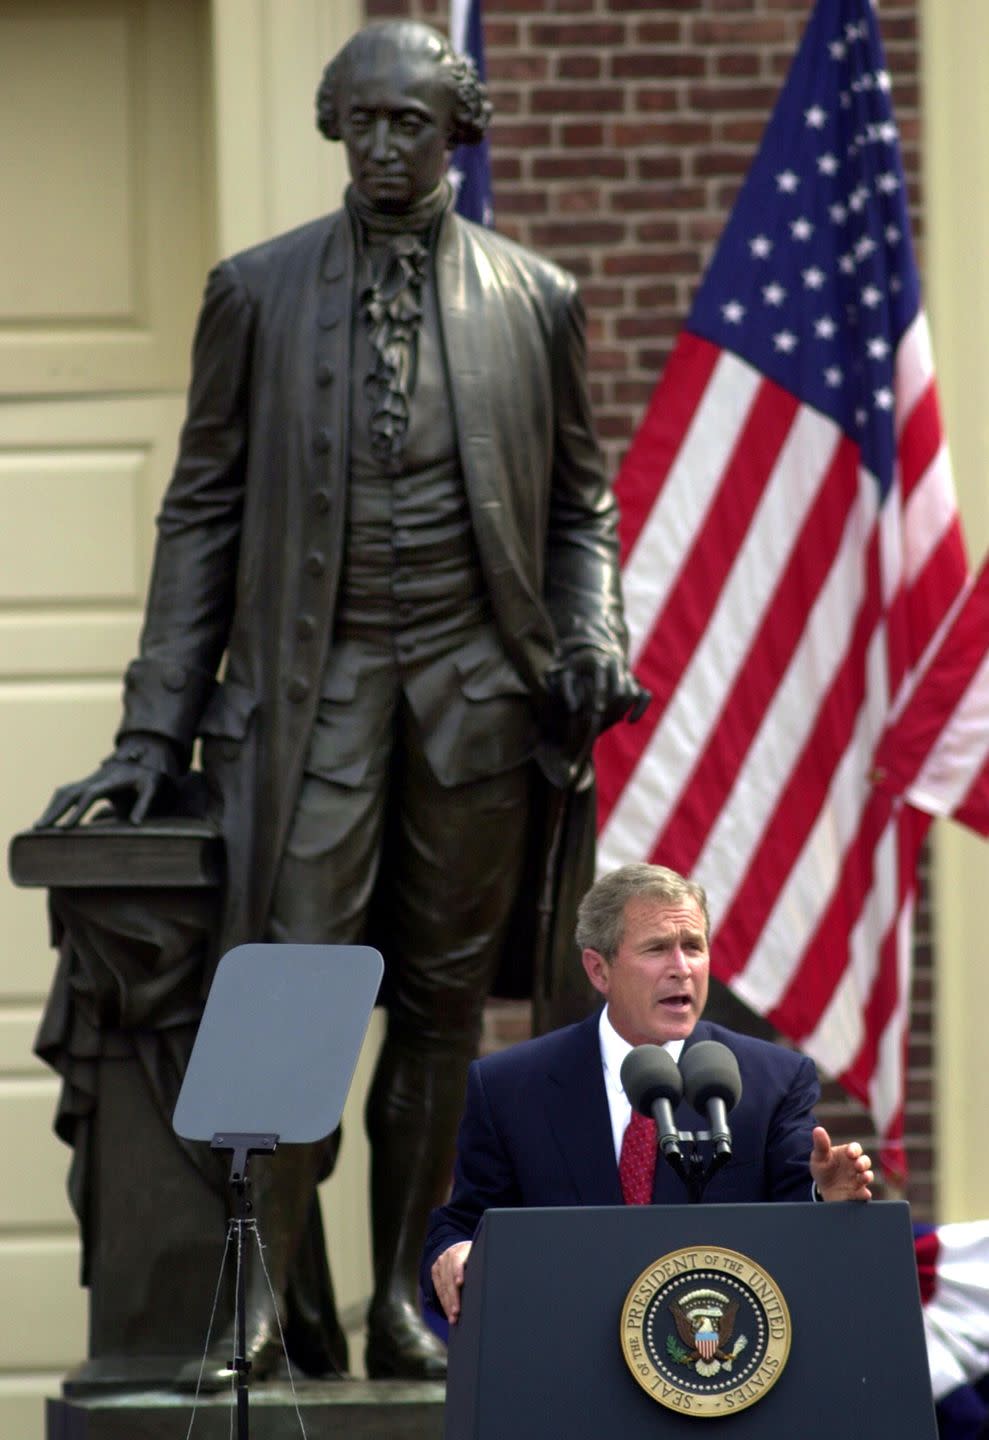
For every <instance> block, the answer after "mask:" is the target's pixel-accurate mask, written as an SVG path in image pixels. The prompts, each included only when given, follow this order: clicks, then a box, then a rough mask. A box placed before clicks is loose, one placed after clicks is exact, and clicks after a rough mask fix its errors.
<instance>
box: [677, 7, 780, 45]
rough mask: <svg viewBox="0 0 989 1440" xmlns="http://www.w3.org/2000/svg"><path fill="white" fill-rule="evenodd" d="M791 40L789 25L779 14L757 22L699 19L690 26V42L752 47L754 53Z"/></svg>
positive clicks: (743, 18)
mask: <svg viewBox="0 0 989 1440" xmlns="http://www.w3.org/2000/svg"><path fill="white" fill-rule="evenodd" d="M786 39H787V28H786V22H785V21H784V20H782V19H781V18H780V17H779V16H778V15H764V16H760V17H759V18H758V19H755V18H754V17H752V16H748V15H737V16H735V17H734V18H732V19H731V20H728V19H724V18H718V19H714V20H712V19H709V18H708V17H706V16H704V17H702V16H699V15H698V16H697V17H696V18H695V19H693V20H691V21H690V24H689V26H688V41H687V43H688V44H689V43H690V42H691V41H693V43H694V44H695V45H748V46H750V47H751V48H752V49H753V50H755V49H757V48H760V47H764V46H766V45H769V44H773V43H776V44H778V43H779V42H780V41H782V40H786Z"/></svg>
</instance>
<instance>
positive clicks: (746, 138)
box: [715, 115, 769, 150]
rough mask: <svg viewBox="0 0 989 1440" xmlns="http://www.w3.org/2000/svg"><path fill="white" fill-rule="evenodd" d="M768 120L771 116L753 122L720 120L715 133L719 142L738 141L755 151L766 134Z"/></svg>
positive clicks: (761, 117)
mask: <svg viewBox="0 0 989 1440" xmlns="http://www.w3.org/2000/svg"><path fill="white" fill-rule="evenodd" d="M768 119H769V116H768V115H766V116H760V117H759V118H758V119H753V120H734V119H725V120H719V121H718V122H717V124H716V126H715V133H716V135H717V138H718V139H719V140H732V141H736V140H737V141H738V142H739V144H747V145H751V146H752V148H753V150H754V149H755V147H756V145H758V143H759V141H760V140H761V139H762V137H763V135H764V134H765V130H766V121H767V120H768Z"/></svg>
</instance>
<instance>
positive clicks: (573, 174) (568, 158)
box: [532, 153, 627, 180]
mask: <svg viewBox="0 0 989 1440" xmlns="http://www.w3.org/2000/svg"><path fill="white" fill-rule="evenodd" d="M626 173H627V170H626V162H625V157H624V156H623V155H612V154H604V155H602V154H597V155H561V154H558V153H550V154H548V155H538V156H535V157H534V158H533V161H532V178H533V179H534V180H572V179H579V178H581V177H582V176H583V177H587V178H591V177H593V178H595V179H605V180H623V179H624V178H625V175H626Z"/></svg>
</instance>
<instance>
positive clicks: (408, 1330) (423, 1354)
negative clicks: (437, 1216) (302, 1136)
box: [365, 1040, 468, 1380]
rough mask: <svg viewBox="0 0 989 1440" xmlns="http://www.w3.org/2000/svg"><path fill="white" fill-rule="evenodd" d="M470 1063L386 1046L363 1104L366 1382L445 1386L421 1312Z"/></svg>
mask: <svg viewBox="0 0 989 1440" xmlns="http://www.w3.org/2000/svg"><path fill="white" fill-rule="evenodd" d="M467 1064H468V1060H467V1057H465V1056H463V1055H461V1054H448V1055H421V1054H414V1053H412V1052H411V1051H407V1050H405V1049H403V1048H402V1047H401V1046H400V1045H397V1044H396V1043H395V1042H393V1041H391V1040H386V1041H385V1045H384V1047H383V1049H382V1053H381V1058H380V1060H379V1063H378V1068H377V1071H376V1073H375V1078H374V1083H373V1085H372V1087H371V1093H370V1095H369V1097H368V1103H367V1132H368V1138H369V1140H370V1142H371V1239H372V1247H373V1258H374V1294H373V1295H372V1297H371V1304H370V1306H369V1308H368V1318H367V1349H366V1351H365V1364H366V1368H367V1373H368V1376H369V1377H370V1378H371V1379H377V1380H381V1379H390V1378H397V1379H408V1380H442V1379H443V1378H444V1377H445V1375H446V1347H445V1346H444V1345H443V1343H442V1341H440V1340H439V1339H438V1338H437V1336H436V1335H435V1334H434V1333H433V1331H432V1330H430V1328H429V1326H428V1325H427V1324H426V1322H425V1321H424V1320H423V1318H422V1313H421V1310H420V1307H419V1300H418V1290H419V1262H420V1259H421V1256H422V1247H423V1241H424V1239H425V1234H426V1222H427V1220H428V1218H429V1212H430V1210H431V1209H432V1208H433V1207H434V1206H435V1205H439V1204H440V1203H442V1201H443V1199H444V1198H445V1196H446V1194H447V1191H448V1189H449V1185H450V1176H451V1173H452V1168H453V1154H454V1147H455V1142H456V1131H457V1125H458V1123H459V1119H460V1112H461V1109H462V1106H463V1095H464V1082H465V1078H466V1071H467Z"/></svg>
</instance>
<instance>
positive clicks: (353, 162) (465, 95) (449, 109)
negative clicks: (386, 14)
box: [316, 20, 491, 212]
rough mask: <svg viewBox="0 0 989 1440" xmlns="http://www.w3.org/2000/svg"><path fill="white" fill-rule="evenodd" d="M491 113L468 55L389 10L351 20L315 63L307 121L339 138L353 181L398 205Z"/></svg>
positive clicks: (418, 193) (431, 178) (382, 205)
mask: <svg viewBox="0 0 989 1440" xmlns="http://www.w3.org/2000/svg"><path fill="white" fill-rule="evenodd" d="M490 118H491V105H490V103H489V101H488V98H487V92H486V90H485V87H484V86H483V85H482V83H481V81H480V80H479V79H478V75H477V71H476V70H475V68H474V65H473V63H472V62H471V61H470V60H468V59H465V58H464V57H463V56H460V55H456V54H454V52H453V50H452V49H451V48H450V45H449V43H448V41H446V40H445V39H444V38H443V36H442V35H441V34H440V33H439V32H438V31H437V30H433V29H431V28H430V27H429V26H428V25H421V24H418V23H416V22H413V21H405V20H388V21H384V22H382V23H381V24H378V25H369V26H367V27H366V28H365V29H363V30H359V31H358V32H357V34H356V35H354V36H352V38H351V39H350V40H348V41H347V43H346V45H345V46H344V47H343V49H342V50H341V51H340V53H339V54H338V55H337V56H336V57H335V58H334V59H333V60H331V61H330V63H329V64H328V65H327V67H326V69H325V70H324V71H323V78H322V81H321V83H320V87H319V90H318V91H317V94H316V123H317V125H318V127H319V129H320V131H321V132H322V134H323V135H325V136H326V138H327V139H328V140H342V141H343V143H344V146H345V147H346V150H347V163H348V165H349V167H350V175H351V179H352V180H353V182H354V185H355V186H356V188H357V189H358V190H359V191H360V193H361V194H362V195H363V196H364V198H365V199H366V200H367V201H369V203H370V204H372V205H374V206H375V207H376V208H378V209H380V210H387V211H395V212H401V211H402V210H407V209H408V208H410V206H412V205H414V204H415V203H416V201H417V200H420V199H422V198H423V196H425V195H428V194H429V193H430V192H431V191H433V190H434V189H435V188H436V186H437V185H438V184H439V182H440V180H441V179H442V176H443V174H444V171H445V169H446V162H447V155H448V152H449V151H450V150H451V149H453V148H454V147H455V146H457V145H465V144H466V145H476V144H477V142H478V141H479V140H480V139H481V137H482V136H483V134H484V131H485V129H486V128H487V125H488V121H489V120H490Z"/></svg>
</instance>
